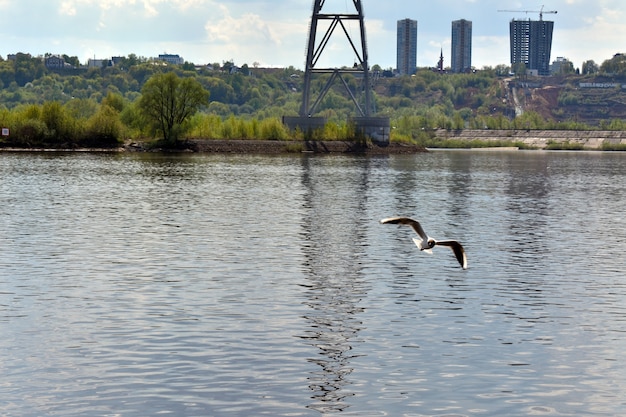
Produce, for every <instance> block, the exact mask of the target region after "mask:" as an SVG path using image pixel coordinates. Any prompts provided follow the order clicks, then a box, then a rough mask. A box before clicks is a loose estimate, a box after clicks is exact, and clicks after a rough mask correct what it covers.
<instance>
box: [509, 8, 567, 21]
mask: <svg viewBox="0 0 626 417" xmlns="http://www.w3.org/2000/svg"><path fill="white" fill-rule="evenodd" d="M498 11H499V12H509V13H526V14H528V13H539V20H543V14H544V13H550V14H556V13H557V12H556V10H545V11H544V10H543V5H542V6H541V10H498Z"/></svg>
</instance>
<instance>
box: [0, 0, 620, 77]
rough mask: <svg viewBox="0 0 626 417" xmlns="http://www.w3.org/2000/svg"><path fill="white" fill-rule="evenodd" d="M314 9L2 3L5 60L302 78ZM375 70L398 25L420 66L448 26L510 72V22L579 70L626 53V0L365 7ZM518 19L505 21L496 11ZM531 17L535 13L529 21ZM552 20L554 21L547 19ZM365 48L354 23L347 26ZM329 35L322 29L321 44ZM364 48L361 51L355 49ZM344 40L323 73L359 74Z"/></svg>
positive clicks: (209, 1)
mask: <svg viewBox="0 0 626 417" xmlns="http://www.w3.org/2000/svg"><path fill="white" fill-rule="evenodd" d="M354 1H355V0H326V1H325V2H324V5H323V7H322V12H323V13H329V14H335V13H355V12H356V9H355V6H354ZM313 3H314V1H313V0H254V1H253V0H223V1H217V0H0V16H2V23H1V24H0V56H2V57H3V58H6V56H7V55H8V54H13V53H17V52H24V53H30V54H32V55H34V56H37V55H43V54H46V53H51V54H66V55H69V56H77V57H78V58H79V60H80V61H81V62H82V63H86V62H87V60H88V59H89V58H98V59H103V58H110V57H112V56H128V55H129V54H136V55H138V56H142V57H148V58H149V57H155V56H158V55H159V54H162V53H169V54H178V55H180V56H181V57H183V58H184V59H185V60H186V61H189V62H193V63H195V64H211V63H216V62H217V63H223V62H226V61H233V62H234V63H235V64H236V65H239V66H241V65H243V64H248V65H249V66H253V65H254V64H255V63H256V64H257V65H259V66H262V67H288V66H294V67H295V68H298V69H303V68H304V65H305V60H306V44H307V39H308V36H309V25H310V21H311V13H312V6H313ZM361 4H362V6H363V11H364V17H365V32H366V36H367V44H368V48H367V49H368V56H369V64H370V65H374V64H378V65H380V66H381V67H382V68H385V69H386V68H395V67H396V27H397V26H396V24H397V23H396V22H397V21H398V20H401V19H405V18H410V19H413V20H417V21H418V41H417V65H418V67H433V66H435V65H436V64H437V61H438V60H439V55H440V52H441V51H442V50H443V56H444V66H449V65H450V43H451V22H452V21H453V20H458V19H467V20H470V21H472V27H473V34H472V65H473V66H474V67H476V68H478V69H480V68H482V67H484V66H492V67H493V66H496V65H499V64H505V65H509V63H510V58H509V21H510V20H511V19H533V20H537V19H538V18H539V13H536V12H537V11H539V10H541V8H542V6H543V10H544V15H543V19H544V20H551V21H554V34H553V42H552V54H551V61H554V60H555V59H556V58H557V57H564V58H567V59H569V60H570V61H572V62H573V63H574V66H575V67H580V66H581V65H582V63H583V62H584V61H587V60H594V61H595V62H596V63H597V64H602V62H604V60H606V59H610V58H611V57H612V56H613V55H614V54H616V53H620V52H623V53H626V1H624V0H524V1H521V0H509V1H507V2H503V1H502V0H430V1H425V0H384V1H380V0H361ZM502 9H506V10H513V11H514V12H509V11H506V12H502V11H500V10H502ZM524 11H529V12H524ZM552 11H556V12H557V13H548V12H552ZM347 31H348V33H349V34H350V36H351V37H352V38H353V39H355V40H358V39H359V24H358V22H355V21H353V22H350V23H349V24H347ZM319 32H325V27H324V26H322V25H321V24H320V28H319V29H318V35H317V39H318V40H320V39H321V36H322V34H321V33H319ZM357 48H358V49H360V45H357ZM355 60H356V59H355V55H354V53H353V52H352V49H351V48H350V46H349V44H348V42H347V37H346V36H345V35H344V34H343V33H342V32H334V33H333V35H332V36H331V39H330V42H329V43H328V45H327V46H326V47H325V48H324V51H323V53H322V55H321V57H320V61H319V63H318V64H317V65H316V66H317V67H318V68H322V67H339V66H343V65H349V66H351V65H353V64H354V62H355Z"/></svg>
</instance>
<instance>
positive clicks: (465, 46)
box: [451, 19, 472, 72]
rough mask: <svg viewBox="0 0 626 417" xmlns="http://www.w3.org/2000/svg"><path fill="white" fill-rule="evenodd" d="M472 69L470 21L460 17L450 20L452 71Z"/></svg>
mask: <svg viewBox="0 0 626 417" xmlns="http://www.w3.org/2000/svg"><path fill="white" fill-rule="evenodd" d="M471 69H472V22H470V21H469V20H465V19H461V20H455V21H454V22H452V64H451V70H452V72H469V71H470V70H471Z"/></svg>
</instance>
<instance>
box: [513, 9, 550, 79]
mask: <svg viewBox="0 0 626 417" xmlns="http://www.w3.org/2000/svg"><path fill="white" fill-rule="evenodd" d="M509 29H510V41H511V65H515V64H520V63H523V64H526V69H527V70H529V72H531V73H532V72H534V71H536V73H537V74H539V75H550V51H551V49H552V31H553V29H554V22H550V21H546V20H515V19H514V20H511V23H510V25H509Z"/></svg>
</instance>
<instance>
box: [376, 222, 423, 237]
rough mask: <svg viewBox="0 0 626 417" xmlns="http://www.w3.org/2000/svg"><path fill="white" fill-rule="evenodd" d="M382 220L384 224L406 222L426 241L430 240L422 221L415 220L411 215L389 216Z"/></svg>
mask: <svg viewBox="0 0 626 417" xmlns="http://www.w3.org/2000/svg"><path fill="white" fill-rule="evenodd" d="M380 222H381V223H383V224H386V223H390V224H406V225H408V226H411V227H412V228H413V230H415V233H417V234H418V235H419V237H421V238H422V240H423V241H424V242H427V241H428V236H427V235H426V233H425V232H424V229H422V225H420V222H418V221H417V220H413V219H411V218H410V217H389V218H386V219H382V220H381V221H380Z"/></svg>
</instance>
